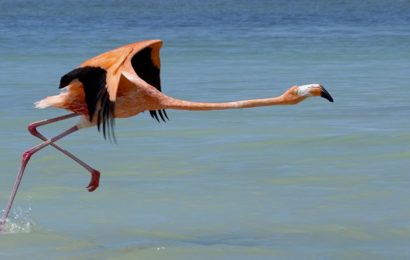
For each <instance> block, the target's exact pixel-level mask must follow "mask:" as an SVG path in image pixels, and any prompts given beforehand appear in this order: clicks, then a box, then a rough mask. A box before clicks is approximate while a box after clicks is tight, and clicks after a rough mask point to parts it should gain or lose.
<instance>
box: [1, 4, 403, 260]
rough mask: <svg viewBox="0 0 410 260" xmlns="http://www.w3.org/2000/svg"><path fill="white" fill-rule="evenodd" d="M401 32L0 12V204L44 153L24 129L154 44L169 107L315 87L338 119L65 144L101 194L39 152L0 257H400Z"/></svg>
mask: <svg viewBox="0 0 410 260" xmlns="http://www.w3.org/2000/svg"><path fill="white" fill-rule="evenodd" d="M131 2H132V3H131ZM409 27H410V4H409V2H408V1H393V2H391V1H381V0H377V1H360V3H358V2H355V1H275V2H274V3H272V2H271V1H149V2H146V1H145V2H143V1H105V2H104V3H102V2H99V1H86V2H85V1H48V0H47V1H41V2H38V1H16V0H13V1H11V0H3V1H1V2H0V60H1V62H0V79H1V80H0V84H1V89H2V90H3V91H2V93H1V94H0V116H1V119H2V120H1V127H0V134H1V137H2V138H0V146H1V147H2V149H0V163H1V173H0V204H1V205H5V204H6V201H7V198H8V196H9V192H10V190H11V186H12V184H13V182H14V179H15V174H16V173H17V169H18V166H19V163H20V156H21V153H22V152H23V151H24V150H25V149H27V148H28V147H31V146H33V145H35V144H37V143H38V140H36V139H35V138H33V137H32V136H30V135H29V134H28V133H27V131H26V125H27V124H28V123H29V122H33V121H36V120H40V119H43V118H50V117H54V116H57V115H61V114H62V113H63V112H64V111H59V110H53V109H48V110H35V109H33V105H32V103H33V102H34V101H37V100H39V99H41V98H43V97H44V96H47V95H52V94H55V93H57V92H58V91H57V86H58V83H59V78H60V77H61V75H63V74H65V73H66V72H68V71H69V70H71V69H73V68H74V67H76V66H77V65H78V64H80V63H81V62H82V61H83V60H85V59H87V58H90V57H92V56H94V55H97V54H99V53H101V52H104V51H107V50H109V49H112V48H115V47H117V46H120V45H122V44H125V43H129V42H134V41H139V40H144V39H152V38H160V39H162V40H164V47H163V48H162V50H161V59H162V60H161V61H162V71H161V75H162V83H163V90H164V92H165V93H167V94H169V95H171V96H175V97H178V98H184V99H190V100H195V101H228V100H237V99H248V98H259V97H267V96H274V95H279V94H281V93H282V92H283V91H284V90H285V89H287V88H288V87H289V86H291V85H294V84H303V83H312V82H320V83H322V84H323V85H325V86H326V87H327V89H328V90H329V91H330V92H331V94H332V95H333V97H334V98H335V103H334V104H330V103H328V102H326V101H325V100H321V99H312V100H308V101H306V102H304V103H302V104H300V105H298V106H295V107H273V108H257V109H250V110H232V111H218V112H186V111H168V115H169V116H170V118H171V120H170V121H169V122H168V123H166V124H158V123H156V122H155V121H153V120H152V119H151V118H150V117H149V115H148V114H147V113H145V114H142V115H139V116H138V117H136V118H131V119H126V120H118V121H117V138H118V141H119V144H118V145H111V144H109V143H108V142H105V141H104V140H103V138H102V136H101V135H100V134H98V133H97V131H96V130H95V129H87V130H84V131H82V132H79V133H76V134H74V135H72V136H70V137H68V138H66V139H64V140H62V141H61V142H59V144H61V146H63V147H65V148H67V149H68V150H69V151H71V152H73V153H74V154H76V155H78V156H79V157H81V158H82V159H84V160H85V161H86V162H89V163H90V164H91V165H92V166H94V167H96V168H97V169H99V170H100V171H101V172H102V178H101V186H100V188H99V189H98V190H97V191H96V192H94V193H88V192H87V191H86V189H85V188H84V187H85V186H86V185H87V184H88V181H89V176H88V173H87V172H85V171H84V170H83V169H82V168H81V167H79V166H77V165H76V164H75V163H73V162H72V161H70V160H68V159H67V158H65V157H63V156H62V155H61V154H60V153H58V152H57V151H54V150H53V149H52V148H48V149H45V150H43V151H41V152H40V153H38V154H36V155H35V156H34V157H33V158H32V160H31V161H30V164H29V166H28V169H27V171H26V175H25V176H24V178H23V184H22V186H21V188H20V191H19V193H18V194H17V200H16V203H15V205H14V208H15V211H14V212H13V213H12V214H11V218H10V220H9V222H8V225H9V226H8V234H5V235H1V236H0V258H1V259H3V258H4V259H11V258H15V259H16V258H19V259H25V258H30V259H31V258H33V257H35V258H42V259H55V258H62V259H72V258H80V259H106V258H114V259H118V258H119V259H136V258H138V259H272V258H286V259H300V258H336V259H346V258H361V259H366V258H367V259H375V258H376V259H377V258H409V257H410V249H409V247H408V245H409V243H410V221H409V219H410V210H409V208H410V207H409V206H410V202H409V200H408V198H409V197H410V191H409V190H410V189H409V186H410V177H409V172H410V171H409V170H410V161H409V159H410V150H409V147H410V146H409V145H410V134H409V131H408V129H409V128H410V121H409V120H408V117H409V114H410V105H409V102H408V100H409V99H410V92H409V91H408V80H409V72H410V71H409V65H410V64H409V63H410V62H409V61H410V28H409ZM74 122H76V121H70V122H63V123H59V124H56V125H55V126H50V127H47V128H44V130H43V129H42V130H43V131H44V133H45V135H47V136H52V135H55V134H57V133H58V132H59V131H62V130H63V129H65V128H68V127H69V126H70V125H71V124H73V123H74ZM2 207H4V206H2Z"/></svg>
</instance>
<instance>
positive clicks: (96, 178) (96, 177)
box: [86, 170, 100, 192]
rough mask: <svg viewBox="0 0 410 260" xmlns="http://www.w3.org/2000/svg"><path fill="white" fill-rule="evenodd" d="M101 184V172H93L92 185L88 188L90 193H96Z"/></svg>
mask: <svg viewBox="0 0 410 260" xmlns="http://www.w3.org/2000/svg"><path fill="white" fill-rule="evenodd" d="M99 184H100V172H99V171H97V170H93V171H92V172H91V181H90V184H88V186H87V187H86V188H87V189H88V191H89V192H92V191H95V190H96V189H97V188H98V185H99Z"/></svg>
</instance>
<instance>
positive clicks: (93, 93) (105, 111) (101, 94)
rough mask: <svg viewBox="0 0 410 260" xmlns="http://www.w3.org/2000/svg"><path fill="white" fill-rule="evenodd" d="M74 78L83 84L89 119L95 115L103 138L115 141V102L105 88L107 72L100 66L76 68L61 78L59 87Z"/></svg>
mask: <svg viewBox="0 0 410 260" xmlns="http://www.w3.org/2000/svg"><path fill="white" fill-rule="evenodd" d="M75 79H77V80H79V81H80V82H81V83H82V84H83V88H84V93H85V102H86V103H87V109H88V114H89V120H90V121H93V119H94V116H97V129H98V131H101V130H102V133H103V136H104V139H107V137H108V139H109V140H110V141H114V142H116V139H115V135H114V112H115V102H113V101H111V100H110V98H109V94H108V91H107V88H106V84H107V83H106V79H107V72H106V71H105V70H104V69H102V68H100V67H91V66H86V67H81V68H76V69H74V70H72V71H70V72H69V73H67V74H65V75H64V76H63V77H62V78H61V80H60V87H59V88H64V87H66V86H67V85H69V84H70V83H71V82H72V81H73V80H75ZM97 108H98V110H97V111H96V109H97Z"/></svg>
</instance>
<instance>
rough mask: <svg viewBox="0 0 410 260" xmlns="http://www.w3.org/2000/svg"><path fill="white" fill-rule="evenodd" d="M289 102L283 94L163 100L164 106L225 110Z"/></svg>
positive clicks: (181, 108) (168, 98) (180, 108)
mask: <svg viewBox="0 0 410 260" xmlns="http://www.w3.org/2000/svg"><path fill="white" fill-rule="evenodd" d="M285 104H288V103H287V102H286V101H285V100H284V99H283V98H282V97H281V96H279V97H272V98H261V99H250V100H240V101H232V102H219V103H208V102H206V103H205V102H192V101H186V100H180V99H175V98H172V97H167V98H166V99H165V100H163V105H164V108H170V109H179V110H223V109H239V108H251V107H261V106H273V105H285Z"/></svg>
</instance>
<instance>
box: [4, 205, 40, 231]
mask: <svg viewBox="0 0 410 260" xmlns="http://www.w3.org/2000/svg"><path fill="white" fill-rule="evenodd" d="M3 212H4V210H3ZM30 212H31V207H28V209H22V208H15V209H14V210H13V211H11V212H10V215H9V218H7V219H5V220H4V222H3V223H0V234H17V233H30V232H31V231H32V230H33V226H34V224H33V221H32V220H31V219H30ZM0 221H3V220H0Z"/></svg>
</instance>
